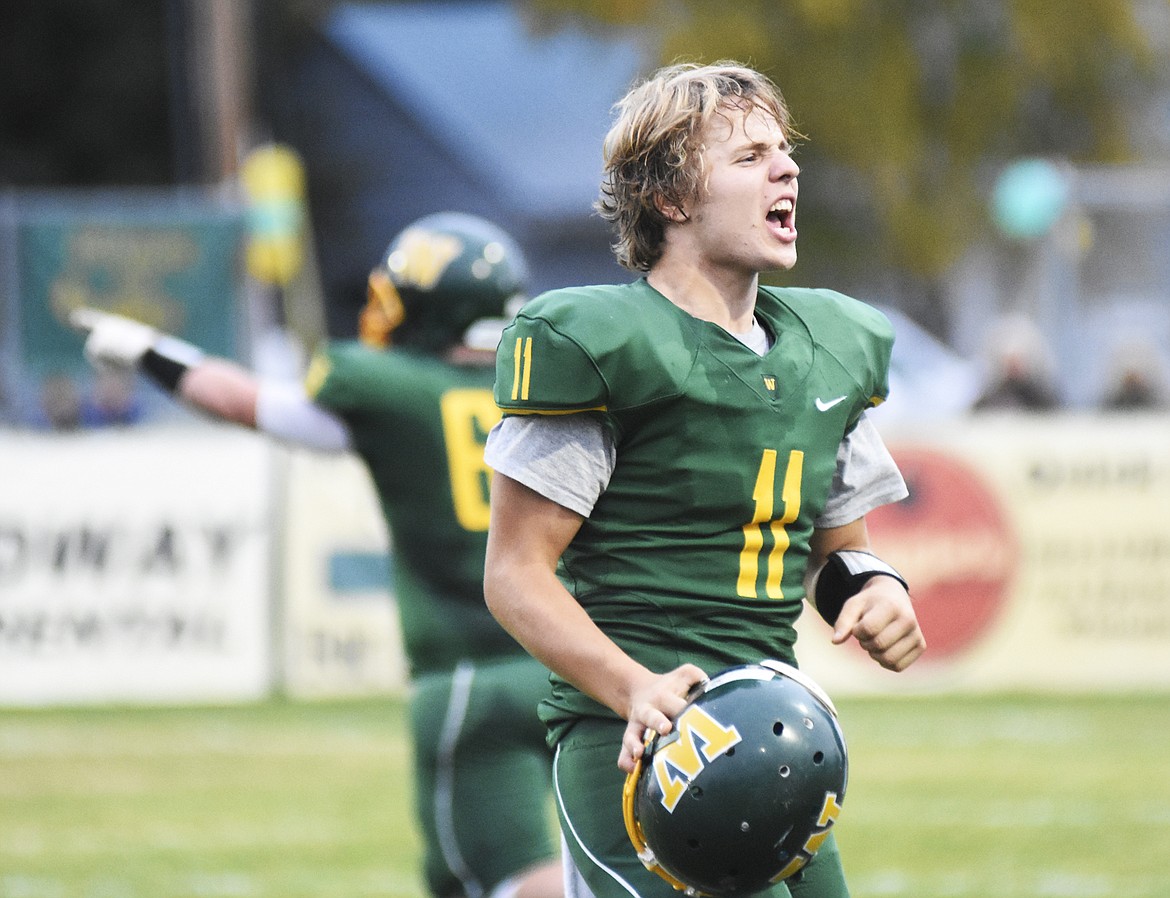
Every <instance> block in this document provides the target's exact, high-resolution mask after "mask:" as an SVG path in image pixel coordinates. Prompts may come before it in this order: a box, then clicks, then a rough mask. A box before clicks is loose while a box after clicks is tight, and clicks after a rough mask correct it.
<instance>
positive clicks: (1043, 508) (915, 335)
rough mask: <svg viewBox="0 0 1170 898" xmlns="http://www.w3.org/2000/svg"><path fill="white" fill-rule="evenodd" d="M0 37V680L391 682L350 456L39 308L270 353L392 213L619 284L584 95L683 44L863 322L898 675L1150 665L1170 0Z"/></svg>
mask: <svg viewBox="0 0 1170 898" xmlns="http://www.w3.org/2000/svg"><path fill="white" fill-rule="evenodd" d="M0 42H2V52H0V70H2V71H0V75H2V77H0V258H2V259H3V265H0V327H2V331H0V334H2V337H0V415H2V416H3V425H4V429H3V431H0V451H3V452H4V453H5V459H6V461H5V462H4V463H3V464H2V465H0V590H2V591H0V672H3V670H4V669H5V667H4V665H6V664H7V665H11V668H10V669H11V671H12V672H13V673H12V676H10V677H8V678H7V680H6V681H5V680H4V679H3V678H0V700H4V699H9V700H12V701H15V702H18V703H20V702H30V703H36V702H45V701H52V700H56V699H60V700H86V699H87V698H92V699H94V700H97V699H102V698H121V697H130V698H142V697H146V696H147V694H148V693H149V694H155V693H157V695H159V696H162V697H168V696H169V697H171V698H176V697H185V696H200V695H205V694H213V695H223V696H255V695H265V694H268V693H270V692H271V691H273V690H288V691H291V692H293V693H306V694H316V693H318V692H323V693H325V694H333V693H334V692H340V693H342V694H348V693H350V692H355V691H356V692H363V691H367V690H369V689H374V690H378V689H386V688H394V687H395V686H398V685H401V683H402V669H401V661H400V658H399V653H398V651H397V648H396V641H395V640H396V636H395V632H394V626H395V624H394V614H393V602H392V596H391V597H389V598H390V601H388V600H387V596H386V592H385V586H384V583H385V574H386V572H387V570H388V569H389V568H390V566H392V564H393V552H392V547H389V546H388V544H387V538H386V536H385V534H384V533H383V531H382V527H381V524H380V522H379V520H378V517H377V515H376V513H375V512H374V511H373V506H372V504H370V499H369V493H368V485H367V483H366V482H365V481H364V479H363V474H362V473H361V472H360V471H358V470H355V469H354V466H352V465H351V464H350V463H349V460H347V459H342V460H338V459H327V458H322V457H319V456H314V455H312V454H310V453H297V452H290V451H286V450H282V449H281V448H280V447H278V446H276V445H275V444H271V443H268V442H265V441H264V440H262V439H260V438H257V437H256V436H255V435H254V434H248V433H242V432H238V431H232V430H230V429H229V428H224V427H216V426H214V425H212V424H210V423H209V422H207V421H205V420H203V419H200V418H197V417H196V416H194V415H192V414H190V413H188V412H185V411H183V410H182V409H180V408H178V407H177V406H176V405H174V404H173V403H171V402H169V401H168V400H167V398H166V397H163V396H162V395H161V394H159V393H158V391H157V390H155V389H154V388H152V387H151V386H150V385H149V384H147V383H146V382H145V381H144V380H142V379H132V378H117V377H113V376H109V375H97V374H95V373H93V372H92V370H91V369H90V368H89V366H88V365H87V364H86V362H85V361H84V359H83V358H82V353H81V340H80V337H79V336H78V335H77V334H75V333H73V332H71V331H70V330H69V329H68V328H67V327H66V326H65V325H64V323H63V322H64V320H65V316H66V314H67V312H68V310H69V309H70V308H73V307H75V306H77V305H80V304H89V305H94V306H98V307H101V308H106V309H110V310H113V311H116V312H120V313H123V314H128V315H132V316H135V317H137V318H140V319H142V320H144V321H147V322H148V323H151V324H155V325H157V326H159V327H160V328H163V329H165V330H167V331H170V332H172V333H176V334H178V335H180V336H182V337H184V338H186V339H188V340H190V341H192V342H194V343H196V344H198V345H200V346H202V347H204V348H205V349H207V350H209V351H211V352H215V353H219V354H223V355H228V356H231V357H234V358H236V359H239V360H241V361H243V362H245V363H246V364H249V365H252V366H254V367H256V368H258V369H260V370H262V371H264V372H266V373H270V374H272V373H275V374H277V375H283V376H288V377H290V378H295V377H299V376H300V374H301V373H302V371H303V368H304V364H305V359H306V357H307V354H308V353H309V352H310V351H311V349H312V348H313V346H314V344H315V343H316V342H317V341H319V340H320V339H322V338H323V337H326V336H329V337H349V336H353V334H354V333H355V330H356V322H357V314H358V310H359V308H360V306H361V305H362V303H363V302H364V298H365V293H364V284H365V279H366V275H367V273H368V271H369V269H370V268H371V267H372V266H373V264H374V263H375V262H376V260H377V259H378V257H379V254H380V253H381V252H382V251H383V249H384V247H385V246H386V244H387V242H388V241H389V239H390V237H391V236H392V235H393V234H394V233H395V232H397V231H398V230H399V229H400V228H401V227H402V226H404V225H405V224H407V223H408V222H410V221H412V220H414V219H415V218H417V217H419V216H421V215H424V214H427V213H431V212H436V211H442V210H447V209H455V210H461V211H466V212H471V213H475V214H478V215H482V216H484V217H487V218H490V219H494V220H495V221H497V222H499V223H500V224H502V225H503V226H504V227H505V228H507V229H508V230H510V231H511V232H512V233H513V234H514V235H515V236H516V237H517V239H518V240H519V241H520V243H521V244H522V245H523V247H524V249H525V250H526V252H527V253H528V255H529V258H530V261H531V262H532V265H531V267H532V270H533V278H532V284H531V285H530V286H531V291H532V292H538V291H540V290H544V289H548V288H552V287H557V286H562V285H568V284H575V283H586V282H595V281H613V280H624V279H627V278H628V277H629V274H628V273H626V272H623V271H621V270H619V269H618V268H617V266H616V264H615V263H614V262H613V261H612V258H611V254H610V251H609V247H608V243H609V234H608V233H607V230H606V228H605V227H604V225H603V223H602V222H601V220H600V219H599V218H598V217H597V216H596V215H595V214H594V213H593V211H592V208H591V204H592V202H593V200H594V198H595V196H596V192H597V184H598V179H599V173H600V168H601V142H602V138H603V136H604V133H605V131H606V128H607V125H608V122H609V118H610V111H611V106H612V104H613V103H614V101H615V100H616V99H617V98H619V97H620V96H621V95H622V93H624V91H625V90H626V88H627V87H628V86H629V85H630V84H631V82H632V81H633V80H635V79H636V78H637V77H639V76H640V75H642V74H645V73H647V72H649V71H650V70H652V69H653V68H655V67H656V66H658V65H660V64H662V63H664V62H669V61H673V60H678V59H696V60H701V61H713V60H717V59H721V58H734V59H738V60H743V61H747V62H749V63H751V64H753V65H755V66H757V67H759V68H761V69H763V70H764V71H766V72H768V73H769V74H770V75H771V76H773V77H774V79H775V80H776V81H777V82H778V84H779V85H780V86H781V88H782V90H783V91H784V92H785V94H786V97H787V99H788V101H789V103H790V104H791V106H792V108H793V110H794V112H795V117H796V121H797V123H798V126H799V130H800V131H801V133H802V135H803V137H802V138H801V140H800V147H799V151H798V159H799V161H800V163H801V165H802V167H803V173H802V175H801V199H800V230H801V244H800V254H801V261H800V263H799V264H798V265H797V267H796V269H795V270H794V271H793V272H790V273H788V274H785V275H782V276H776V281H777V282H778V283H786V282H791V283H799V284H805V285H812V286H827V287H832V288H835V289H838V290H841V291H843V292H846V293H849V294H852V295H854V296H857V297H859V298H861V299H863V300H865V301H867V302H870V303H873V304H875V305H877V306H879V307H881V308H882V309H884V310H885V311H886V312H887V314H888V315H889V316H890V318H891V319H892V320H893V321H894V323H895V326H896V329H897V332H898V340H897V345H896V349H895V357H894V364H893V371H892V381H893V390H892V398H891V400H890V401H889V402H888V403H887V404H886V405H885V406H883V407H882V408H881V409H879V410H877V412H876V413H875V417H876V420H877V421H878V423H879V426H881V427H882V428H883V431H884V433H885V434H886V437H887V440H888V441H890V443H891V445H892V447H893V448H894V449H895V451H896V454H897V456H898V459H899V461H900V463H901V464H902V467H903V469H904V470H905V472H906V475H907V479H908V480H909V481H910V485H911V490H912V497H911V500H909V501H908V502H906V503H902V504H901V505H900V506H898V507H896V508H894V509H883V510H882V511H881V512H880V513H879V514H877V515H875V516H874V519H873V526H874V532H875V541H876V543H877V544H878V546H879V547H880V548H882V549H883V551H886V552H887V553H888V554H890V555H891V557H892V559H893V560H894V561H895V562H896V563H898V562H900V563H901V565H902V566H904V567H906V568H907V569H908V573H909V576H910V579H911V580H912V581H913V582H915V584H916V588H917V592H918V597H919V601H920V609H921V613H922V615H923V618H924V620H925V622H926V623H927V624H928V636H931V637H933V641H932V645H933V652H932V656H933V658H932V660H933V662H934V664H933V667H932V665H931V664H929V663H928V664H924V665H922V667H923V669H924V670H925V671H926V673H924V674H923V675H921V676H909V677H905V678H902V679H901V680H899V681H898V682H899V683H900V684H905V683H909V684H911V687H913V688H929V689H940V688H946V689H950V688H971V689H988V688H1000V687H1013V686H1018V685H1021V684H1025V685H1028V686H1037V685H1040V686H1048V687H1052V688H1080V687H1083V686H1085V685H1087V684H1092V685H1099V684H1100V682H1101V681H1102V680H1103V679H1104V680H1108V681H1109V682H1111V683H1113V684H1114V685H1117V686H1121V687H1127V688H1128V687H1131V686H1153V687H1155V688H1165V687H1170V660H1168V659H1170V440H1168V439H1167V437H1168V436H1170V433H1168V432H1167V431H1168V428H1167V421H1168V419H1167V411H1166V409H1167V406H1166V404H1165V403H1166V402H1167V399H1168V394H1167V390H1166V386H1167V383H1166V376H1167V364H1168V361H1170V0H1084V2H1080V3H1077V4H1075V5H1071V6H1069V7H1067V8H1061V9H1060V10H1059V11H1057V9H1056V8H1055V7H1054V6H1053V5H1052V4H1049V3H1045V2H1041V0H1012V2H1009V0H949V2H937V3H921V2H915V0H883V2H876V0H834V2H824V0H818V2H804V0H788V2H777V0H768V2H764V0H758V2H753V0H744V2H740V3H737V4H735V5H734V7H733V8H727V9H725V8H722V7H719V8H717V7H716V5H714V4H709V3H704V2H671V3H661V2H635V0H623V2H621V3H613V2H604V0H595V2H587V0H562V2H553V0H524V2H505V0H484V2H401V3H399V2H376V3H374V2H344V3H343V2H328V0H68V2H65V0H36V2H33V0H11V2H9V3H6V4H4V8H3V11H0ZM82 460H84V463H82ZM200 472H202V473H200ZM322 484H325V485H322ZM367 506H368V507H369V508H370V509H371V511H370V514H369V515H362V514H355V513H353V512H352V508H354V507H359V508H363V509H364V508H366V507H367ZM217 566H218V567H217ZM216 578H218V579H216ZM175 590H179V592H180V593H181V594H182V595H183V596H184V597H185V598H184V599H183V601H181V602H178V601H175V600H174V598H173V596H174V595H175V594H176V592H175ZM97 594H100V595H102V596H105V598H102V599H98V598H95V595H97ZM168 596H169V597H170V598H168ZM809 626H815V624H809ZM168 628H169V629H168ZM1036 632H1041V633H1043V634H1046V636H1045V639H1046V640H1047V641H1046V642H1044V643H1043V646H1046V648H1039V649H1038V648H1037V643H1036V642H1035V639H1036V636H1035V634H1036ZM175 634H179V635H177V636H176V635H175ZM822 642H823V640H809V643H810V649H809V658H810V662H809V663H811V664H813V665H814V667H817V669H818V672H819V670H820V668H819V665H820V664H821V660H820V657H819V654H818V650H817V648H816V647H815V645H819V644H821V643H822ZM127 646H131V647H133V651H132V652H131V655H130V657H137V658H138V661H139V662H140V663H141V664H142V665H143V667H142V668H136V667H135V665H134V663H132V662H131V661H130V660H128V656H127V655H125V654H124V653H123V654H120V655H119V654H117V647H121V648H122V649H125V648H126V647H127ZM142 646H149V647H150V649H149V651H147V650H146V649H143V648H142ZM1085 651H1091V652H1092V653H1093V654H1094V655H1095V656H1096V657H1098V658H1104V659H1110V660H1114V661H1115V662H1116V663H1114V664H1111V665H1109V666H1108V667H1107V671H1108V672H1107V674H1105V675H1104V676H1103V675H1102V674H1101V673H1100V672H1099V671H1097V670H1094V671H1093V672H1091V673H1090V672H1088V671H1087V670H1086V668H1085V666H1084V665H1082V664H1079V663H1078V661H1077V659H1078V658H1079V657H1082V656H1083V655H1082V653H1083V652H1085ZM168 652H169V653H171V654H168ZM175 652H178V653H180V654H182V653H187V656H188V661H189V663H190V668H189V670H188V669H187V668H185V667H184V666H183V665H181V664H180V665H174V664H170V662H173V661H174V657H173V655H174V653H175ZM103 653H104V654H103ZM111 653H114V654H111ZM135 653H138V654H135ZM152 653H154V654H152ZM115 655H117V660H116V663H115V661H114V660H113V658H114V656H115ZM139 655H140V657H139ZM1049 655H1051V656H1052V657H1055V658H1056V659H1058V660H1057V661H1052V660H1051V659H1050V658H1049ZM227 656H231V657H232V659H233V661H232V663H231V664H226V663H225V662H224V659H225V657H227ZM1059 659H1065V660H1064V661H1061V660H1059ZM81 662H84V663H86V664H90V665H93V666H94V669H98V670H101V671H103V674H102V675H100V676H98V675H94V676H92V677H90V678H88V679H86V680H85V681H84V682H81V683H79V682H78V681H77V680H76V678H75V677H73V676H72V672H73V671H74V669H75V668H74V665H75V664H76V663H81ZM151 665H163V666H165V668H166V670H167V671H168V673H167V674H166V675H165V676H148V677H145V678H144V677H142V676H139V675H138V673H140V672H141V670H150V669H152V668H151ZM30 670H32V671H37V675H36V676H29V675H28V671H30ZM184 670H188V674H189V675H187V674H184V673H182V671H184ZM135 671H137V672H138V673H135ZM823 675H824V676H825V677H826V678H827V679H828V680H829V681H830V682H831V683H833V684H838V683H839V684H840V685H839V687H838V688H847V689H858V690H862V691H868V690H874V689H876V690H879V691H881V690H884V689H887V688H896V689H904V688H907V687H906V686H905V685H899V686H897V687H895V686H893V685H891V683H890V681H888V680H886V679H885V678H883V677H880V676H879V677H874V676H871V675H869V673H868V670H867V669H865V672H864V673H863V672H862V669H860V668H859V669H857V670H854V669H853V668H851V667H850V665H849V664H845V665H841V664H839V663H835V664H830V663H829V662H828V660H826V661H825V662H824V674H823ZM34 683H35V684H36V685H35V686H34V685H30V684H34ZM144 683H147V684H148V685H143V684H144ZM209 683H217V684H218V686H216V687H215V688H213V689H212V690H211V693H208V692H207V689H208V684H209ZM17 684H20V685H17ZM144 690H145V692H144Z"/></svg>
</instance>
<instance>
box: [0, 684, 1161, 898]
mask: <svg viewBox="0 0 1170 898" xmlns="http://www.w3.org/2000/svg"><path fill="white" fill-rule="evenodd" d="M839 706H840V710H841V713H842V719H843V723H844V726H845V730H846V734H847V737H848V739H849V742H850V750H851V761H852V768H851V779H850V788H849V794H848V797H847V799H846V802H845V811H844V814H843V815H842V817H841V819H840V821H839V823H838V838H839V840H840V842H841V845H842V850H843V852H844V855H845V860H846V866H847V870H848V872H849V876H850V880H851V883H852V886H853V892H854V896H855V898H884V896H908V898H975V896H979V898H986V896H996V898H1024V896H1027V898H1105V896H1125V898H1154V896H1159V898H1161V896H1170V695H1161V696H1146V697H1136V696H1135V697H1123V698H1107V699H1103V698H1080V697H1077V698H1070V697H1041V696H1029V697H1010V698H1002V697H1000V698H958V699H956V698H946V699H943V698H933V697H932V698H912V699H911V698H907V699H896V700H884V699H883V700H878V699H852V700H842V701H840V702H839ZM404 734H405V728H404V721H403V708H402V706H401V704H400V703H398V702H396V701H390V700H361V701H345V702H331V703H290V702H280V701H273V702H269V703H265V704H263V705H258V706H246V707H230V708H207V709H204V708H187V709H92V710H70V711H57V710H49V711H0V898H221V896H228V898H236V896H239V898H278V896H279V898H302V896H306V898H307V896H314V898H322V896H349V898H416V896H421V895H422V890H421V887H420V883H419V880H418V877H417V873H416V857H417V840H416V838H415V835H414V833H413V830H412V827H411V822H410V809H409V779H408V772H409V771H408V760H407V747H406V741H405V738H404Z"/></svg>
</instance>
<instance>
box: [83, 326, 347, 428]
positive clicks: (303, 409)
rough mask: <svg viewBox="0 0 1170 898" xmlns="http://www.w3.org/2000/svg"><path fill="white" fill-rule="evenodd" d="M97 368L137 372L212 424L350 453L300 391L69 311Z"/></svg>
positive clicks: (333, 421)
mask: <svg viewBox="0 0 1170 898" xmlns="http://www.w3.org/2000/svg"><path fill="white" fill-rule="evenodd" d="M69 321H70V323H71V324H72V325H73V326H74V327H76V328H77V329H78V330H80V331H83V332H85V333H86V334H87V336H86V341H85V355H86V357H87V358H88V359H89V360H90V362H92V363H93V364H94V365H95V366H99V367H102V366H104V367H112V368H122V369H130V368H137V369H138V370H140V371H142V372H143V373H144V374H146V375H148V376H149V377H150V378H151V379H152V380H154V381H155V382H156V383H158V384H159V385H160V386H161V387H163V389H165V390H167V391H168V392H170V393H171V394H173V395H174V396H175V397H176V398H177V399H179V400H181V401H182V402H185V403H186V404H188V405H190V406H192V407H193V408H197V409H199V410H200V411H203V412H206V413H207V414H209V415H212V416H213V417H216V418H219V419H220V420H223V421H228V422H230V423H232V424H239V425H241V426H243V427H249V428H252V429H255V430H260V431H263V432H264V433H268V434H271V435H272V436H275V437H278V438H280V439H282V440H285V441H287V442H290V443H296V444H298V445H303V446H309V447H311V448H316V449H324V450H332V451H340V450H344V449H347V448H349V433H348V429H347V428H346V426H345V424H344V423H343V422H342V421H341V420H340V419H339V418H337V417H336V416H335V415H333V414H332V413H331V412H329V411H328V410H326V409H323V408H321V407H320V406H318V405H316V404H315V403H313V401H312V400H311V399H309V397H308V396H307V395H306V394H305V392H304V389H303V388H302V387H301V386H300V385H290V384H281V383H274V382H268V381H265V380H263V379H261V378H259V377H257V376H256V375H255V374H253V373H252V372H251V371H249V370H248V369H247V368H244V367H243V366H241V365H238V364H236V363H235V362H233V361H230V360H228V359H224V358H218V357H216V356H208V355H205V354H204V353H203V351H202V350H200V349H199V348H198V347H196V346H192V345H191V344H190V343H187V342H185V341H183V340H179V339H177V338H175V337H172V336H169V335H168V334H163V333H160V332H159V331H157V330H155V329H154V328H153V327H150V326H149V325H146V324H143V323H142V322H139V321H135V320H133V319H131V318H126V317H123V316H121V315H113V314H110V313H109V312H103V311H101V310H99V309H89V308H79V309H74V310H73V312H72V313H71V314H70V316H69Z"/></svg>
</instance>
